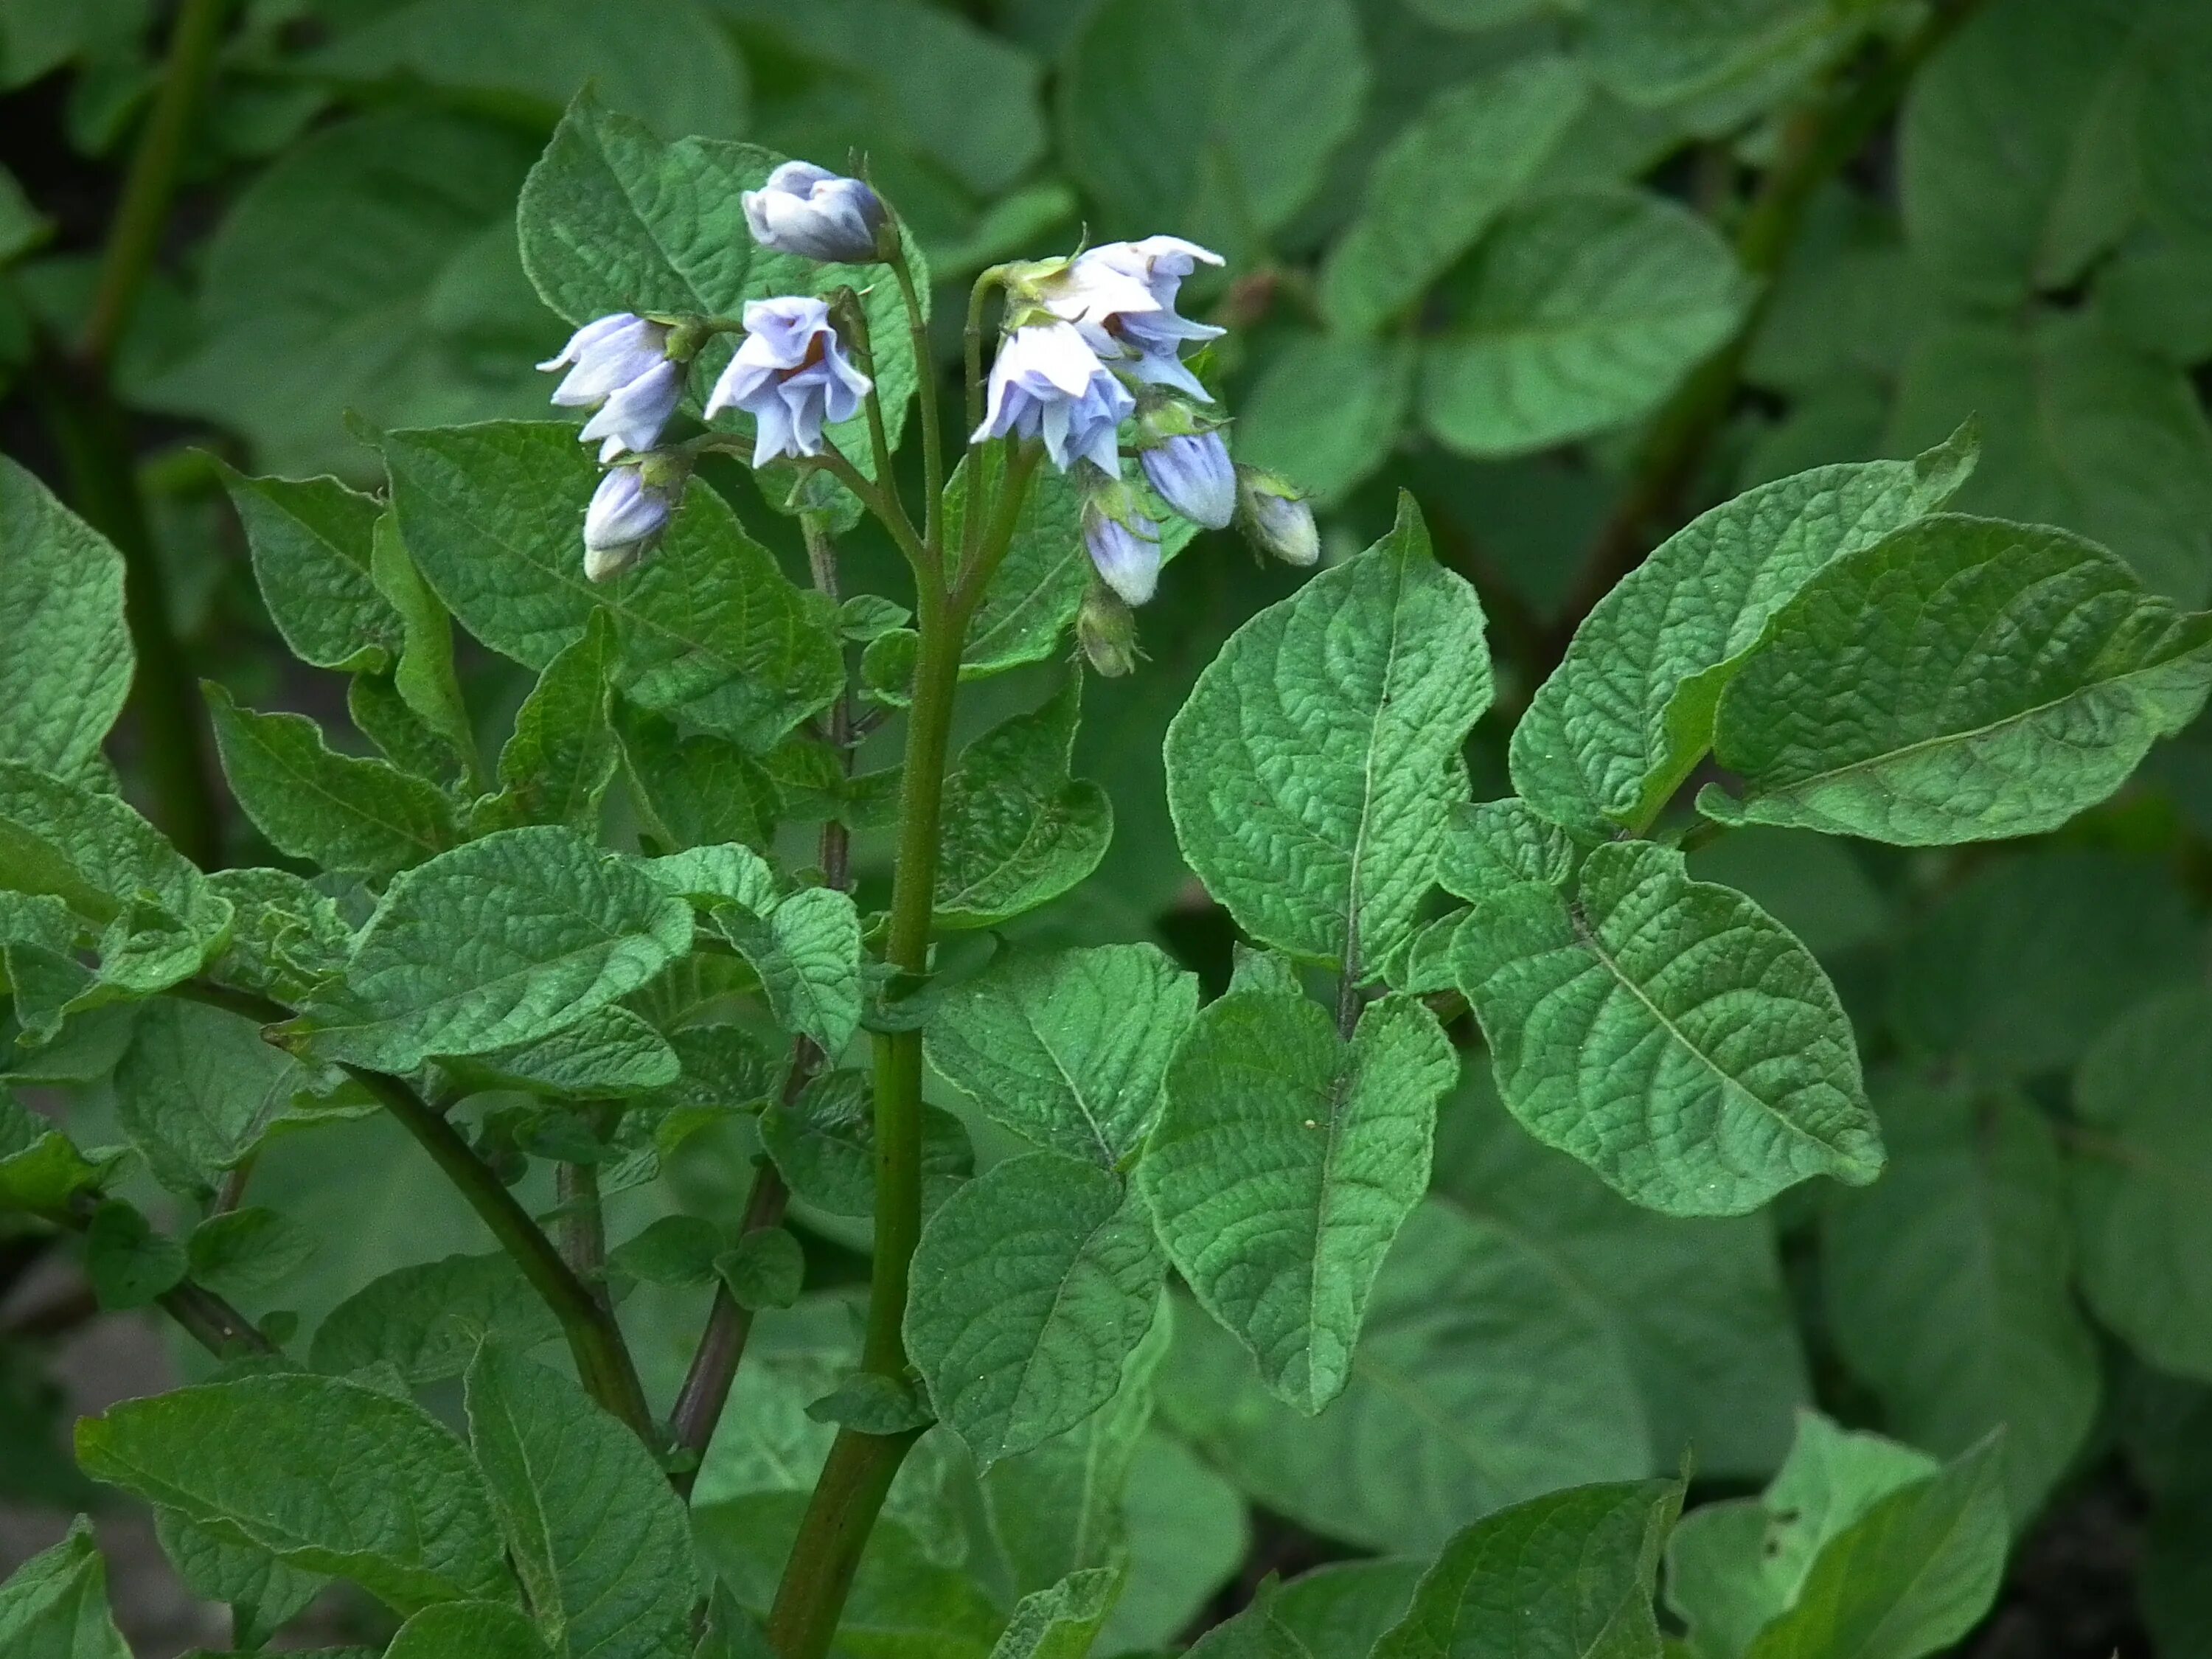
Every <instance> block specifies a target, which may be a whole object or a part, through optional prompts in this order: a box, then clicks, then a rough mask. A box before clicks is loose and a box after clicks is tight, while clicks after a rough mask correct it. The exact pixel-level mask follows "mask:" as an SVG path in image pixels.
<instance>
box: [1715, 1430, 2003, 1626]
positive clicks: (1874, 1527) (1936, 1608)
mask: <svg viewBox="0 0 2212 1659" xmlns="http://www.w3.org/2000/svg"><path fill="white" fill-rule="evenodd" d="M2001 1461H2002V1460H2001V1459H2000V1458H1999V1456H1998V1455H1997V1447H1996V1443H1994V1441H1989V1442H1984V1443H1983V1444H1982V1445H1981V1446H1980V1447H1978V1448H1977V1449H1975V1450H1973V1451H1971V1452H1969V1453H1967V1454H1966V1455H1965V1456H1964V1457H1961V1458H1960V1459H1959V1461H1958V1462H1955V1463H1953V1464H1951V1465H1950V1466H1949V1467H1948V1468H1945V1469H1944V1470H1943V1472H1942V1474H1938V1475H1936V1476H1934V1477H1933V1478H1931V1479H1929V1480H1923V1481H1920V1482H1917V1483H1916V1484H1915V1485H1912V1486H1905V1487H1904V1488H1902V1489H1900V1490H1899V1491H1897V1492H1892V1493H1891V1494H1890V1495H1889V1496H1888V1497H1887V1498H1883V1499H1882V1500H1881V1502H1879V1503H1877V1504H1875V1505H1874V1507H1873V1508H1872V1509H1870V1510H1868V1512H1867V1513H1866V1514H1865V1516H1863V1517H1862V1518H1861V1519H1860V1520H1859V1521H1857V1522H1856V1523H1854V1524H1853V1525H1852V1526H1850V1527H1849V1528H1846V1529H1845V1530H1844V1531H1843V1532H1842V1533H1840V1534H1838V1535H1837V1536H1836V1538H1835V1539H1834V1540H1833V1541H1832V1542H1830V1543H1829V1544H1828V1545H1827V1546H1826V1547H1825V1548H1824V1549H1822V1550H1821V1552H1820V1556H1819V1558H1818V1559H1816V1560H1815V1561H1814V1563H1813V1566H1812V1571H1810V1572H1808V1574H1807V1575H1806V1577H1805V1581H1804V1584H1803V1587H1802V1589H1800V1590H1799V1592H1798V1595H1797V1597H1796V1601H1795V1603H1794V1605H1792V1606H1791V1607H1790V1610H1789V1611H1788V1612H1787V1613H1784V1615H1783V1616H1782V1617H1781V1618H1779V1619H1778V1620H1775V1621H1774V1623H1772V1624H1771V1625H1769V1626H1766V1628H1765V1630H1763V1631H1761V1632H1759V1638H1758V1639H1757V1640H1756V1641H1754V1642H1753V1644H1751V1647H1750V1648H1749V1650H1747V1652H1748V1656H1749V1659H1814V1656H1824V1655H1830V1654H1836V1653H1849V1654H1855V1655H1862V1656H1864V1659H1922V1656H1923V1655H1926V1654H1929V1653H1933V1652H1936V1650H1939V1649H1942V1648H1946V1647H1948V1646H1950V1644H1952V1643H1954V1642H1955V1641H1957V1640H1958V1639H1959V1638H1960V1637H1962V1636H1964V1635H1965V1634H1966V1632H1968V1631H1970V1630H1972V1628H1973V1627H1974V1626H1975V1625H1977V1624H1978V1623H1979V1622H1980V1620H1981V1618H1982V1615H1983V1614H1984V1613H1986V1612H1988V1611H1989V1608H1990V1603H1991V1602H1992V1601H1995V1600H1996V1593H1997V1589H1998V1586H1999V1585H2000V1584H2001V1583H2002V1581H2003V1577H2004V1560H2005V1546H2006V1543H2007V1541H2008V1529H2007V1526H2006V1520H2005V1499H2004V1476H2003V1473H2002V1468H2001Z"/></svg>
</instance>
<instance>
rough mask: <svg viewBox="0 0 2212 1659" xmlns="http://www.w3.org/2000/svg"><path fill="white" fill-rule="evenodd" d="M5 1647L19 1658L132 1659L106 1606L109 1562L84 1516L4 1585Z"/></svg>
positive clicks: (0, 1613) (1, 1629)
mask: <svg viewBox="0 0 2212 1659" xmlns="http://www.w3.org/2000/svg"><path fill="white" fill-rule="evenodd" d="M0 1649H4V1650H5V1651H7V1652H8V1653H9V1655H11V1656H20V1659H131V1649H130V1647H129V1646H128V1645H127V1644H125V1642H124V1640H123V1634H122V1632H120V1631H118V1630H117V1629H116V1628H115V1616H114V1615H113V1614H112V1613H110V1612H109V1611H108V1607H107V1564H106V1562H105V1561H104V1560H102V1559H100V1546H99V1545H97V1544H95V1543H94V1542H93V1539H92V1523H91V1522H89V1521H87V1520H86V1519H85V1518H84V1517H83V1516H78V1517H77V1518H76V1520H75V1521H73V1522H70V1529H69V1536H68V1537H66V1538H64V1539H63V1540H62V1541H61V1542H60V1543H58V1544H57V1545H55V1546H54V1547H52V1549H49V1550H43V1551H41V1552H40V1553H38V1554H36V1555H34V1556H33V1557H32V1558H31V1559H29V1560H27V1561H26V1562H24V1563H23V1565H21V1566H20V1567H18V1568H16V1569H15V1571H14V1572H13V1573H12V1574H10V1575H9V1577H8V1580H7V1582H6V1583H0Z"/></svg>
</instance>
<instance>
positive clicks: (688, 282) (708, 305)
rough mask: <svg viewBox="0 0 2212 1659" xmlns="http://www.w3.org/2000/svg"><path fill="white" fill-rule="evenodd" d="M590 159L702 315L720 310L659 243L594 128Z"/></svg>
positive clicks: (664, 246)
mask: <svg viewBox="0 0 2212 1659" xmlns="http://www.w3.org/2000/svg"><path fill="white" fill-rule="evenodd" d="M678 148H681V146H678V145H671V146H670V149H671V150H673V149H678ZM692 148H693V149H696V148H697V146H696V145H694V146H692ZM592 159H593V160H595V161H598V162H599V165H600V167H604V168H605V170H606V175H607V177H608V178H609V179H611V180H612V181H613V182H614V187H615V193H616V194H617V196H619V197H621V198H622V203H623V206H624V207H626V208H628V209H629V212H630V217H631V218H633V219H635V220H636V221H637V227H638V228H639V229H640V230H641V231H643V232H644V233H645V239H646V240H647V241H648V242H650V243H651V244H652V245H653V252H655V253H657V254H659V256H660V262H661V264H664V265H666V266H667V267H668V269H669V270H671V271H672V272H674V273H675V275H676V276H678V278H680V279H681V280H682V282H683V283H684V289H685V291H686V292H688V293H689V294H690V295H691V298H692V299H693V300H694V301H696V303H697V306H698V308H699V309H700V310H701V311H702V312H709V313H711V312H714V311H715V310H717V309H719V307H717V306H716V305H715V304H714V301H711V300H709V299H708V297H707V295H706V294H705V292H704V291H703V290H702V289H701V288H700V286H699V284H698V283H697V282H696V281H695V280H694V279H693V277H692V275H691V272H690V269H689V268H688V267H686V266H685V265H684V264H679V263H678V260H677V258H676V255H675V254H674V252H672V251H671V249H670V248H669V246H668V245H667V243H665V241H663V240H661V237H660V233H659V230H657V229H655V228H654V227H653V221H652V220H650V219H648V218H647V217H646V216H645V210H644V209H643V207H642V206H641V204H640V203H639V201H638V198H637V197H635V195H633V194H632V193H631V191H630V188H629V185H627V184H625V183H624V182H623V176H622V174H621V173H618V172H617V171H616V168H615V164H614V162H613V161H612V160H611V158H610V157H609V156H608V155H607V150H606V146H605V143H602V142H601V140H600V137H599V131H598V129H597V128H596V127H594V128H593V130H592ZM715 170H716V171H717V172H720V168H719V167H717V168H716V169H715Z"/></svg>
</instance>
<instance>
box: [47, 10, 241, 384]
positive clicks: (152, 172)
mask: <svg viewBox="0 0 2212 1659" xmlns="http://www.w3.org/2000/svg"><path fill="white" fill-rule="evenodd" d="M229 11H230V0H184V3H183V4H182V5H181V6H179V8H178V9H177V25H176V27H175V29H174V30H173V32H172V33H171V34H170V36H169V59H168V62H167V64H166V65H165V66H164V67H163V69H162V71H161V88H160V89H159V90H158V91H157V92H155V94H154V106H153V109H152V111H151V112H149V114H148V116H147V118H146V125H145V128H144V130H143V131H141V132H140V133H139V135H138V148H137V150H136V151H135V152H133V153H132V155H131V170H130V172H129V173H127V174H126V175H125V178H124V181H123V198H122V200H121V201H120V202H119V203H118V204H117V206H116V210H115V219H114V222H113V223H112V225H111V226H110V227H109V228H108V233H107V248H106V252H105V253H104V254H103V255H102V256H101V258H100V285H99V287H98V288H97V289H94V291H93V296H92V309H91V311H90V313H88V315H87V317H86V319H85V325H84V334H83V337H82V340H81V341H80V342H79V344H78V349H79V351H80V352H81V353H82V356H84V358H85V359H86V360H87V361H88V362H93V363H96V364H105V363H106V361H107V359H108V358H109V356H112V354H113V352H114V350H115V345H116V342H117V341H118V340H120V339H121V338H122V337H123V331H124V330H125V328H126V327H128V326H129V325H130V322H131V312H132V311H133V310H135V309H136V308H137V303H138V294H139V290H140V289H143V288H144V286H145V284H146V275H147V273H148V272H149V270H152V269H153V265H154V255H155V253H156V252H158V251H159V250H160V247H161V233H162V231H163V230H164V229H165V228H167V224H168V220H169V203H170V201H171V199H172V198H173V197H174V196H175V194H176V190H177V173H178V170H179V167H182V165H183V163H184V159H185V142H186V140H188V139H189V138H190V137H191V131H192V119H193V118H194V117H195V116H196V115H197V114H198V112H199V106H200V100H201V98H202V96H203V95H204V93H205V92H206V90H207V83H208V77H209V76H210V72H211V71H212V70H214V68H215V56H216V46H218V45H220V44H221V42H222V25H223V20H224V18H225V17H226V16H227V15H228V13H229Z"/></svg>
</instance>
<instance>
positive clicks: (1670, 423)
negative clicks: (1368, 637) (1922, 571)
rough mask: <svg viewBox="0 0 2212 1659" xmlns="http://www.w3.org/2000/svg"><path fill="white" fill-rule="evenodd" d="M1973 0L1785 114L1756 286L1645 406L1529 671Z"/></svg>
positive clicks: (1682, 462) (1630, 550) (1668, 484)
mask: <svg viewBox="0 0 2212 1659" xmlns="http://www.w3.org/2000/svg"><path fill="white" fill-rule="evenodd" d="M1981 3H1983V0H1938V3H1937V4H1936V6H1935V8H1934V9H1932V10H1931V11H1930V12H1929V15H1928V17H1927V19H1926V21H1923V23H1922V24H1921V26H1920V27H1919V28H1918V29H1917V31H1916V32H1915V33H1913V34H1912V35H1911V37H1909V38H1908V39H1907V40H1905V42H1904V43H1903V44H1902V45H1901V46H1899V47H1898V48H1897V49H1896V51H1894V52H1892V53H1891V54H1890V55H1889V56H1888V57H1887V58H1886V59H1885V60H1884V61H1883V62H1882V63H1881V64H1880V65H1879V66H1878V67H1876V68H1875V70H1872V71H1871V72H1869V73H1868V74H1865V75H1863V76H1861V77H1859V78H1858V79H1857V80H1856V81H1855V82H1852V83H1851V84H1850V85H1849V86H1848V87H1845V88H1840V89H1838V90H1836V91H1834V92H1832V93H1831V94H1829V95H1828V96H1826V97H1825V98H1823V99H1821V100H1818V101H1816V102H1814V104H1812V105H1810V106H1808V107H1807V108H1805V109H1803V110H1802V111H1800V112H1798V114H1797V115H1796V117H1795V118H1793V119H1792V120H1791V121H1790V125H1789V126H1788V129H1787V130H1786V131H1785V133H1784V140H1783V154H1782V158H1781V160H1780V161H1778V162H1777V163H1776V165H1775V166H1774V167H1773V168H1772V169H1771V171H1770V172H1769V173H1767V175H1766V177H1765V179H1764V180H1763V181H1762V183H1761V184H1760V185H1759V191H1758V194H1757V195H1756V196H1754V197H1753V199H1752V203H1751V205H1750V207H1749V208H1748V209H1747V210H1746V211H1745V214H1744V216H1743V220H1742V222H1741V224H1740V225H1739V226H1738V227H1737V229H1736V257H1737V258H1738V260H1739V261H1740V262H1741V264H1742V265H1743V267H1744V269H1745V270H1747V271H1748V272H1750V273H1751V274H1752V275H1753V276H1756V277H1759V278H1760V279H1761V282H1760V287H1759V294H1758V296H1757V297H1756V298H1755V299H1754V300H1753V301H1752V303H1751V306H1750V307H1749V308H1748V309H1747V311H1746V312H1745V313H1744V319H1743V322H1742V324H1741V326H1739V327H1738V328H1737V330H1736V331H1735V334H1734V335H1733V336H1732V337H1730V338H1729V342H1728V343H1727V344H1726V345H1724V346H1723V347H1722V348H1721V349H1720V350H1719V351H1717V353H1715V354H1714V355H1713V356H1711V357H1709V358H1707V359H1706V360H1705V362H1704V363H1702V364H1701V365H1699V368H1697V370H1696V371H1695V372H1694V373H1692V374H1691V376H1690V378H1689V379H1688V380H1686V381H1685V382H1683V384H1682V386H1681V388H1680V390H1679V391H1678V392H1675V394H1674V397H1673V398H1670V399H1668V402H1667V404H1665V406H1664V407H1663V408H1662V409H1661V410H1660V411H1659V413H1658V414H1657V415H1656V416H1654V417H1653V419H1652V422H1651V425H1650V428H1649V430H1648V431H1647V433H1646V435H1645V437H1644V444H1643V447H1642V448H1641V449H1640V450H1639V451H1638V454H1637V459H1636V465H1635V469H1634V471H1633V472H1632V474H1631V475H1630V477H1629V482H1628V485H1627V487H1626V489H1625V490H1624V491H1623V492H1622V494H1621V497H1620V503H1619V504H1618V505H1617V506H1616V507H1614V509H1613V512H1612V513H1611V514H1610V515H1609V516H1608V517H1607V520H1606V521H1605V523H1604V524H1603V525H1601V526H1600V527H1599V530H1598V532H1597V535H1596V538H1595V539H1594V540H1593V542H1592V543H1591V544H1590V550H1589V554H1588V556H1586V557H1585V559H1584V561H1583V569H1582V574H1580V576H1578V577H1577V580H1576V583H1575V586H1574V590H1573V592H1571V594H1570V596H1569V598H1568V601H1567V604H1566V605H1565V608H1564V609H1563V610H1562V611H1561V613H1560V619H1559V625H1558V626H1557V627H1556V628H1554V629H1553V630H1552V631H1551V633H1550V634H1549V635H1547V637H1546V638H1545V639H1544V640H1543V641H1542V642H1541V660H1539V661H1538V662H1537V663H1536V665H1535V666H1536V668H1537V670H1538V672H1539V675H1540V676H1541V674H1542V673H1544V672H1547V671H1550V670H1551V669H1552V668H1553V667H1554V666H1556V665H1558V663H1559V659H1560V658H1561V657H1562V656H1564V655H1565V653H1566V648H1567V642H1568V641H1570V640H1571V639H1572V638H1573V637H1574V631H1575V629H1576V627H1577V625H1578V624H1579V623H1581V621H1582V619H1583V617H1586V616H1588V615H1589V613H1590V611H1592V610H1593V609H1594V608H1595V606H1596V605H1597V602H1598V601H1599V600H1600V599H1603V598H1604V597H1605V596H1606V594H1607V593H1608V592H1611V591H1612V590H1613V586H1614V585H1615V584H1616V583H1618V582H1619V581H1620V579H1621V578H1622V577H1623V576H1625V575H1626V574H1628V573H1629V572H1630V571H1631V570H1632V569H1634V568H1636V566H1637V564H1638V562H1640V561H1641V560H1642V558H1643V556H1644V552H1645V550H1647V549H1648V547H1649V546H1650V539H1651V537H1652V535H1653V532H1654V530H1655V527H1656V526H1659V525H1661V524H1662V523H1665V522H1667V521H1668V520H1671V519H1673V518H1674V517H1675V516H1676V515H1677V514H1678V513H1679V512H1680V502H1681V498H1682V495H1683V492H1684V491H1685V490H1686V489H1688V488H1689V485H1690V483H1691V482H1692V479H1694V478H1695V477H1696V476H1697V472H1698V468H1699V465H1700V464H1701V463H1702V462H1703V461H1704V459H1705V453H1706V451H1707V450H1708V449H1709V448H1710V447H1711V443H1712V441H1713V438H1714V435H1716V434H1717V433H1718V432H1719V430H1720V428H1721V426H1722V424H1723V422H1725V421H1726V419H1727V418H1728V414H1729V409H1730V407H1731V406H1732V405H1733V404H1734V403H1735V393H1736V387H1737V385H1738V383H1739V381H1740V380H1741V378H1742V374H1743V365H1744V360H1745V359H1746V357H1747V356H1749V355H1750V351H1751V348H1752V344H1753V342H1754V341H1756V340H1757V339H1758V337H1759V330H1760V329H1761V328H1762V327H1763V326H1764V325H1765V321H1766V318H1767V314H1768V313H1769V311H1770V309H1771V306H1772V303H1773V297H1774V293H1775V289H1776V286H1777V284H1776V279H1777V278H1778V276H1779V275H1780V274H1781V271H1782V269H1783V267H1784V265H1785V264H1788V262H1789V258H1790V252H1791V250H1792V249H1793V248H1794V247H1795V246H1796V242H1797V234H1798V232H1799V230H1800V228H1802V225H1803V223H1804V219H1805V210H1806V208H1807V207H1808V205H1809V204H1810V203H1811V201H1812V199H1813V197H1814V195H1815V194H1816V193H1817V192H1818V191H1819V190H1820V186H1821V185H1825V184H1826V183H1827V182H1828V180H1829V179H1832V178H1833V177H1834V176H1835V175H1836V173H1838V171H1839V170H1840V169H1841V168H1842V167H1844V163H1846V162H1847V161H1850V159H1851V157H1852V156H1854V155H1857V153H1858V152H1859V150H1860V149H1863V147H1864V146H1865V144H1866V142H1867V140H1868V138H1869V137H1871V136H1872V135H1873V133H1874V131H1875V128H1876V127H1878V126H1879V125H1881V123H1882V121H1883V120H1885V119H1886V118H1887V117H1888V115H1889V113H1890V112H1891V111H1892V110H1893V109H1894V108H1895V107H1896V106H1897V103H1898V100H1899V99H1900V98H1902V97H1903V96H1904V95H1905V88H1907V87H1909V86H1910V85H1911V83H1912V78H1913V76H1915V75H1916V74H1917V73H1918V72H1919V70H1920V67H1921V65H1922V64H1925V63H1926V62H1927V61H1928V59H1929V56H1930V55H1931V54H1933V53H1934V52H1935V51H1936V48H1937V47H1939V46H1942V44H1943V42H1944V41H1946V40H1948V39H1949V38H1950V37H1951V35H1952V33H1954V31H1955V30H1956V29H1957V28H1958V27H1959V26H1960V24H1961V23H1963V22H1965V21H1966V19H1967V18H1968V17H1969V16H1971V15H1972V14H1973V12H1974V11H1975V9H1977V8H1978V6H1979V5H1980V4H1981Z"/></svg>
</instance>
